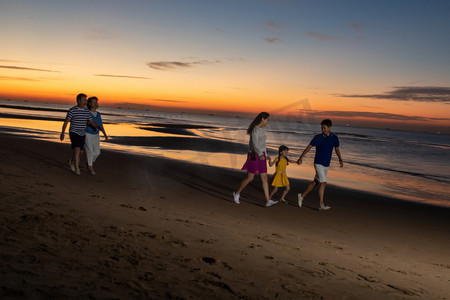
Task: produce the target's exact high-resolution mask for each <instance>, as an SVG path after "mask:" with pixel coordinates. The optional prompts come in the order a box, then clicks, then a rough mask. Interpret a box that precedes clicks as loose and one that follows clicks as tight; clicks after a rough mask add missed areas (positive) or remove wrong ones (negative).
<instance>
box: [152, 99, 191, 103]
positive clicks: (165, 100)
mask: <svg viewBox="0 0 450 300" xmlns="http://www.w3.org/2000/svg"><path fill="white" fill-rule="evenodd" d="M151 101H156V102H171V103H186V102H187V103H191V102H190V101H180V100H168V99H152V100H151Z"/></svg>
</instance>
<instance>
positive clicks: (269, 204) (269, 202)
mask: <svg viewBox="0 0 450 300" xmlns="http://www.w3.org/2000/svg"><path fill="white" fill-rule="evenodd" d="M277 203H278V201H273V200H269V201H268V202H267V203H266V207H269V206H272V205H275V204H277Z"/></svg>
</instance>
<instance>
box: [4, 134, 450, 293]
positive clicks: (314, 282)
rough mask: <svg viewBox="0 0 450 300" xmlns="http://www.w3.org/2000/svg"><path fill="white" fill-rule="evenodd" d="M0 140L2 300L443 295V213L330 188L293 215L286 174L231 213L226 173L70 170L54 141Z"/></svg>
mask: <svg viewBox="0 0 450 300" xmlns="http://www.w3.org/2000/svg"><path fill="white" fill-rule="evenodd" d="M0 143H1V147H0V197H1V202H0V203H1V204H0V205H1V206H0V219H1V223H0V226H1V227H0V228H1V230H0V233H1V236H0V238H1V243H0V249H1V252H0V253H1V254H0V255H1V264H0V274H1V275H0V276H1V278H0V279H1V280H0V281H1V283H0V285H1V289H0V298H1V299H36V298H42V299H48V298H55V299H84V298H93V299H239V298H242V299H274V298H277V299H417V298H423V299H449V298H450V254H449V253H450V252H449V249H450V226H449V225H450V210H449V209H447V208H442V207H434V206H428V205H422V204H417V203H412V202H406V201H399V200H395V199H388V198H384V197H380V196H377V195H373V194H368V193H364V192H357V191H351V190H346V189H340V188H337V187H333V186H332V185H330V186H328V187H327V190H326V204H327V205H330V206H331V207H332V209H331V210H329V211H318V210H317V207H318V197H317V191H314V192H313V193H312V194H311V196H309V197H308V198H307V199H305V201H304V207H302V208H299V207H298V206H297V205H296V195H297V192H300V191H302V190H303V189H304V188H305V186H306V184H307V181H299V180H291V192H290V193H289V194H288V196H287V199H288V200H289V205H284V204H277V205H275V206H274V207H270V208H265V207H264V200H263V194H262V189H261V184H260V179H259V177H257V178H256V179H255V181H254V182H253V183H251V184H250V185H249V186H248V187H247V188H246V189H245V190H244V192H243V193H242V195H241V204H240V205H237V204H235V203H234V202H233V201H232V192H233V189H235V188H236V187H237V186H238V185H239V183H240V181H241V180H242V179H243V178H244V177H245V173H244V172H242V171H239V170H230V169H223V168H216V167H210V166H202V165H195V164H189V163H185V162H180V161H175V160H169V159H163V158H155V157H146V156H139V155H131V154H124V153H119V152H113V151H102V154H101V155H100V157H99V159H98V162H97V163H96V165H95V167H96V172H97V175H95V176H92V175H89V174H88V173H87V170H86V168H85V167H84V168H82V174H81V175H80V176H77V175H74V174H72V173H71V172H70V171H69V169H68V165H67V158H68V156H69V153H70V145H69V144H67V143H53V142H47V141H37V140H31V139H27V138H23V137H17V136H14V135H9V134H0ZM242 159H243V160H244V159H245V155H243V158H242ZM83 164H84V163H83ZM280 194H281V191H279V192H278V196H279V195H280Z"/></svg>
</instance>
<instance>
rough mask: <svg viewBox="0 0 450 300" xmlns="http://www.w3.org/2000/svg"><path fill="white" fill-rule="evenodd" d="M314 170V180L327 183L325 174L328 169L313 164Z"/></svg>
mask: <svg viewBox="0 0 450 300" xmlns="http://www.w3.org/2000/svg"><path fill="white" fill-rule="evenodd" d="M314 168H315V169H316V177H315V178H314V179H316V180H317V181H319V182H327V173H328V167H324V166H322V165H320V164H314Z"/></svg>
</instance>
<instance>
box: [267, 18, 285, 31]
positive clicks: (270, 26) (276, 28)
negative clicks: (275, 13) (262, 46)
mask: <svg viewBox="0 0 450 300" xmlns="http://www.w3.org/2000/svg"><path fill="white" fill-rule="evenodd" d="M265 27H266V29H268V30H269V31H270V32H272V33H276V34H280V33H281V31H282V30H283V26H282V25H281V24H279V23H277V22H273V21H267V22H266V24H265Z"/></svg>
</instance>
